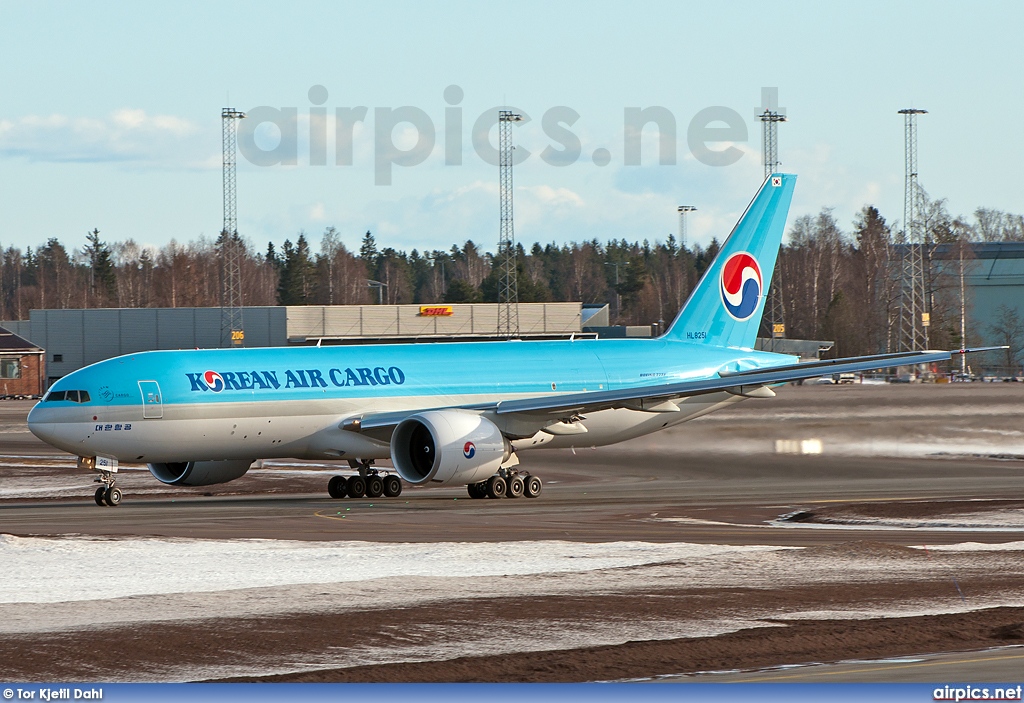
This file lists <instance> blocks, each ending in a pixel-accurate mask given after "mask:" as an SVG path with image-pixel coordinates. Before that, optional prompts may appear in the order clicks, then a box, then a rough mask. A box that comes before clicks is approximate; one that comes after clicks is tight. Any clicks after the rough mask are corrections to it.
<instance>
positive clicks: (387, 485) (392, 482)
mask: <svg viewBox="0 0 1024 703" xmlns="http://www.w3.org/2000/svg"><path fill="white" fill-rule="evenodd" d="M400 495H402V480H401V479H400V478H398V477H397V476H386V477H385V478H384V496H385V497H387V498H397V497H398V496H400Z"/></svg>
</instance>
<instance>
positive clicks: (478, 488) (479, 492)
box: [466, 483, 487, 498]
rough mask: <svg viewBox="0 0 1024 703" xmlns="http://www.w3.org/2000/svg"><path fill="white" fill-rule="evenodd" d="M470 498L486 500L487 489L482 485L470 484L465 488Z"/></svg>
mask: <svg viewBox="0 0 1024 703" xmlns="http://www.w3.org/2000/svg"><path fill="white" fill-rule="evenodd" d="M466 491H468V492H469V497H470V498H486V497H487V487H486V485H485V484H483V483H470V484H469V485H467V486H466Z"/></svg>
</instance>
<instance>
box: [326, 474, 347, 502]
mask: <svg viewBox="0 0 1024 703" xmlns="http://www.w3.org/2000/svg"><path fill="white" fill-rule="evenodd" d="M327 494H328V495H329V496H331V498H344V497H345V496H346V495H348V480H347V479H346V478H345V477H344V476H332V477H331V480H330V481H328V482H327Z"/></svg>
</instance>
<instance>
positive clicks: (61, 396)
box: [46, 391, 64, 400]
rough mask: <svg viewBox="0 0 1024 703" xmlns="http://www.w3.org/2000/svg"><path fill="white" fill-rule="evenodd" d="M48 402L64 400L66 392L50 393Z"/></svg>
mask: <svg viewBox="0 0 1024 703" xmlns="http://www.w3.org/2000/svg"><path fill="white" fill-rule="evenodd" d="M46 399H47V400H64V391H50V394H49V395H48V396H46Z"/></svg>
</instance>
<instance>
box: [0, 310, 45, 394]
mask: <svg viewBox="0 0 1024 703" xmlns="http://www.w3.org/2000/svg"><path fill="white" fill-rule="evenodd" d="M44 355H45V352H44V351H43V350H42V349H41V348H40V347H38V346H36V345H35V344H33V343H32V342H30V341H28V340H27V339H25V338H24V337H21V336H19V335H17V334H14V333H13V332H11V331H10V330H7V329H4V328H3V327H0V397H2V398H24V397H33V396H37V395H40V394H42V393H43V391H45V390H46V374H45V370H44V369H45V366H46V361H45V359H44V358H43V357H44Z"/></svg>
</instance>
